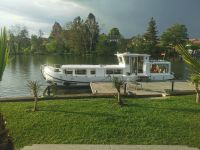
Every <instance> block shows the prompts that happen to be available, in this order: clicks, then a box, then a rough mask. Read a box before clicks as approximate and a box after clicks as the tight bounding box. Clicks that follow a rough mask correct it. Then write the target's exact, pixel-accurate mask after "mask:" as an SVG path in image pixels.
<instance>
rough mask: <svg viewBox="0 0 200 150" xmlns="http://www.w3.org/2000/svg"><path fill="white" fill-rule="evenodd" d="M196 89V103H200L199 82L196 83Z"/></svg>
mask: <svg viewBox="0 0 200 150" xmlns="http://www.w3.org/2000/svg"><path fill="white" fill-rule="evenodd" d="M195 90H196V93H197V94H196V103H200V91H199V86H198V84H195Z"/></svg>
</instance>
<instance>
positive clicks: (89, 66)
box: [61, 65, 124, 69]
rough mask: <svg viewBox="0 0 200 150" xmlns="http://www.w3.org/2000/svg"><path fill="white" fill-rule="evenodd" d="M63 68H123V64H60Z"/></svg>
mask: <svg viewBox="0 0 200 150" xmlns="http://www.w3.org/2000/svg"><path fill="white" fill-rule="evenodd" d="M61 68H63V69H98V68H108V69H112V68H113V69H115V68H116V69H123V68H124V66H120V65H62V66H61Z"/></svg>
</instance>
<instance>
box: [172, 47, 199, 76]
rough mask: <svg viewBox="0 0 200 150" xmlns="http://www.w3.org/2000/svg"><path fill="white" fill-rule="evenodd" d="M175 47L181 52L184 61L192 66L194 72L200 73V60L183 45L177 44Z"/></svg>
mask: <svg viewBox="0 0 200 150" xmlns="http://www.w3.org/2000/svg"><path fill="white" fill-rule="evenodd" d="M175 48H176V50H177V51H178V52H179V54H181V56H182V57H183V59H184V61H185V62H186V63H187V64H188V65H189V66H190V69H191V71H192V72H193V73H194V74H198V75H200V63H199V61H198V60H197V59H196V58H194V57H192V56H191V55H190V54H189V53H188V51H187V50H186V49H185V48H184V47H183V46H181V45H177V46H176V47H175Z"/></svg>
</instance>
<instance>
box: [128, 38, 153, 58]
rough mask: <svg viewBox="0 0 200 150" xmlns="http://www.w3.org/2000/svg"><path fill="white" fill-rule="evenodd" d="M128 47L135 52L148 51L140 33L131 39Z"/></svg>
mask: <svg viewBox="0 0 200 150" xmlns="http://www.w3.org/2000/svg"><path fill="white" fill-rule="evenodd" d="M130 49H131V51H132V52H135V53H148V54H149V53H150V51H149V47H148V43H147V41H146V40H145V38H144V36H142V35H137V36H136V37H134V38H133V39H132V43H131V45H130Z"/></svg>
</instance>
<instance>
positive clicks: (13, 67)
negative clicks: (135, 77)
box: [0, 55, 188, 97]
mask: <svg viewBox="0 0 200 150" xmlns="http://www.w3.org/2000/svg"><path fill="white" fill-rule="evenodd" d="M116 63H117V59H116V57H115V56H113V57H112V56H98V57H96V56H95V57H94V56H87V57H78V56H72V55H37V56H29V55H23V56H16V57H15V58H14V59H13V60H12V61H11V62H10V64H8V65H7V66H6V69H5V71H4V74H3V79H2V81H0V97H15V96H30V91H29V89H28V88H27V81H28V80H38V81H39V82H40V83H41V84H42V88H43V89H44V88H46V86H47V83H46V82H45V80H44V79H43V77H42V74H41V71H40V65H42V64H116ZM172 72H174V73H175V76H176V79H186V78H187V76H188V70H187V67H186V65H185V64H184V63H183V62H179V61H173V62H172Z"/></svg>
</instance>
